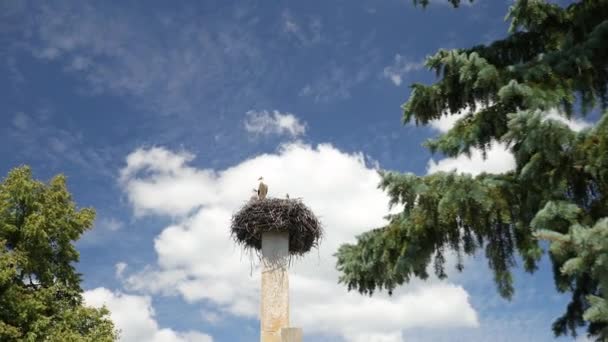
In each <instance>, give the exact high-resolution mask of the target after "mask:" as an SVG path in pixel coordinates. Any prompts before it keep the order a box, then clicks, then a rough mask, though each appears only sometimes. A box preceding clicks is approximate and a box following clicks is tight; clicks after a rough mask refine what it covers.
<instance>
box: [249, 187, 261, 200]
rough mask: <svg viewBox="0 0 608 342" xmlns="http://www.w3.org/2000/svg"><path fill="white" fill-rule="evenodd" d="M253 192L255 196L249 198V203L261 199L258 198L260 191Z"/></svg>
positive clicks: (254, 190)
mask: <svg viewBox="0 0 608 342" xmlns="http://www.w3.org/2000/svg"><path fill="white" fill-rule="evenodd" d="M251 191H253V194H252V195H251V197H250V198H249V202H252V201H257V200H258V199H260V198H259V197H258V189H252V190H251Z"/></svg>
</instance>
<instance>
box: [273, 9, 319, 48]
mask: <svg viewBox="0 0 608 342" xmlns="http://www.w3.org/2000/svg"><path fill="white" fill-rule="evenodd" d="M282 20H283V32H284V33H285V34H287V36H289V37H292V38H294V39H295V40H296V41H297V42H298V43H300V44H301V45H304V46H309V45H312V44H316V43H319V42H321V30H322V29H323V24H322V22H321V19H320V18H319V17H313V18H310V19H309V20H303V21H299V20H297V19H296V18H295V17H294V16H293V15H292V14H291V12H290V11H288V10H285V11H283V14H282Z"/></svg>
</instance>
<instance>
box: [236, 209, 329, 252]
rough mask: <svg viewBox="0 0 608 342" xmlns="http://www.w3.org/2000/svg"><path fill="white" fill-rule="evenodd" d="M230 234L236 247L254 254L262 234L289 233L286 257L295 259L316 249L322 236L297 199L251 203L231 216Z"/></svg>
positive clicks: (317, 224) (310, 216)
mask: <svg viewBox="0 0 608 342" xmlns="http://www.w3.org/2000/svg"><path fill="white" fill-rule="evenodd" d="M230 230H231V234H232V237H233V238H234V240H235V241H236V242H237V243H238V244H240V245H243V246H245V248H252V249H255V250H258V251H259V250H261V249H262V233H264V232H289V253H290V254H291V255H297V256H300V255H302V254H304V253H306V252H308V251H310V249H311V248H312V247H317V246H318V244H319V240H320V239H321V237H322V235H323V229H322V227H321V223H320V222H319V220H318V219H317V217H316V216H315V214H314V213H313V212H312V211H311V210H310V209H309V208H308V207H307V206H306V205H304V203H302V201H301V200H299V199H279V198H268V199H263V200H252V201H250V202H248V203H247V204H245V205H244V206H243V207H242V208H241V209H240V210H239V211H238V212H237V213H236V214H234V216H232V224H231V227H230Z"/></svg>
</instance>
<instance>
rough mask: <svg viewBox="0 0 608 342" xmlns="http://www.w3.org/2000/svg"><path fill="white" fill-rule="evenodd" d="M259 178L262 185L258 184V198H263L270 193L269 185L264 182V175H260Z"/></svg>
mask: <svg viewBox="0 0 608 342" xmlns="http://www.w3.org/2000/svg"><path fill="white" fill-rule="evenodd" d="M258 180H259V181H260V185H259V186H258V198H259V199H261V200H263V199H265V198H266V195H267V194H268V185H266V184H264V177H260V178H259V179H258Z"/></svg>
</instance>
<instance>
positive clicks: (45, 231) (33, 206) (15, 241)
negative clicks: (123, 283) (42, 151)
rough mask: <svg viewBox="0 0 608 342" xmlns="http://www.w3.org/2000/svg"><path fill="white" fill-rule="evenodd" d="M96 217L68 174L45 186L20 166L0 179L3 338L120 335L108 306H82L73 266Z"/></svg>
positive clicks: (104, 340) (52, 341)
mask: <svg viewBox="0 0 608 342" xmlns="http://www.w3.org/2000/svg"><path fill="white" fill-rule="evenodd" d="M94 218H95V212H94V211H93V210H92V209H89V208H85V209H81V210H76V208H75V204H74V202H73V201H72V199H71V195H70V193H69V192H68V191H67V189H66V183H65V177H63V176H61V175H59V176H56V177H54V178H53V179H52V180H51V181H50V182H49V183H48V184H45V183H42V182H39V181H36V180H34V179H33V178H32V173H31V170H30V169H29V168H28V167H20V168H16V169H14V170H12V171H11V172H10V173H9V174H8V176H7V177H6V178H5V179H4V180H3V181H2V182H0V341H48V342H65V341H69V342H110V341H116V340H117V338H118V337H117V333H116V331H115V330H114V325H113V323H112V322H111V321H110V320H109V318H108V311H107V310H106V309H104V308H102V309H95V308H90V307H86V306H84V305H83V299H82V289H81V288H80V282H81V276H80V274H78V273H77V272H76V270H75V268H74V265H73V263H74V262H76V261H78V257H79V254H78V251H77V250H76V248H75V247H74V245H73V242H74V241H75V240H77V239H78V238H79V237H80V236H81V235H82V234H83V233H84V232H85V231H86V230H88V229H90V227H91V226H92V224H93V220H94Z"/></svg>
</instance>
